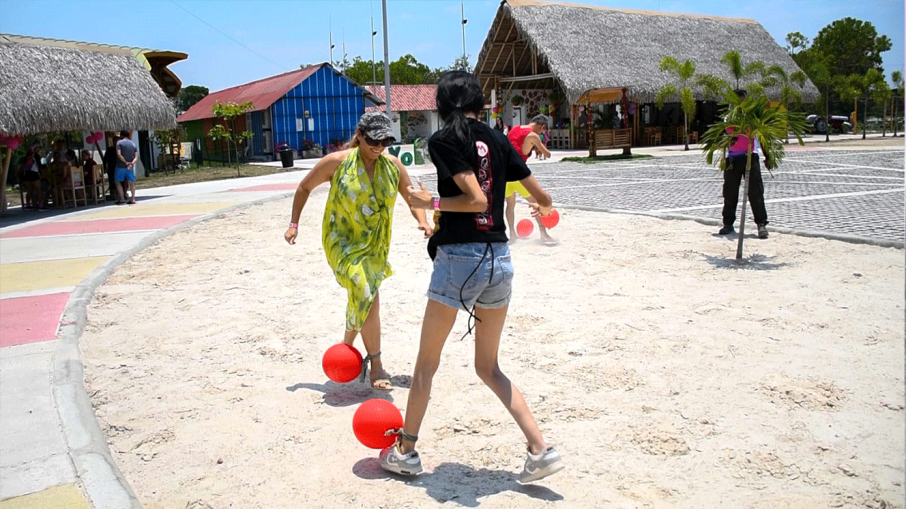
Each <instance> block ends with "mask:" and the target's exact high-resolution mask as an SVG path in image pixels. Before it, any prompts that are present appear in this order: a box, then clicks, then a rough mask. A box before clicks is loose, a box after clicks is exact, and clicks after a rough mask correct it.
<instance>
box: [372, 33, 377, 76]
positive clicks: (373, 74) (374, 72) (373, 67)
mask: <svg viewBox="0 0 906 509" xmlns="http://www.w3.org/2000/svg"><path fill="white" fill-rule="evenodd" d="M375 35H377V32H375V31H374V16H372V17H371V86H372V87H373V86H376V85H377V68H376V67H375V66H374V36H375Z"/></svg>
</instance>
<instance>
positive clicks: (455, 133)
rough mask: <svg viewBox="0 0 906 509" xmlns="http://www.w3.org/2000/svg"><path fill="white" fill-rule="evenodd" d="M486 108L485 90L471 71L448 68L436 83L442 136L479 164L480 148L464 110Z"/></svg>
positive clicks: (475, 111) (472, 111)
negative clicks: (477, 146) (477, 145)
mask: <svg viewBox="0 0 906 509" xmlns="http://www.w3.org/2000/svg"><path fill="white" fill-rule="evenodd" d="M482 109H484V92H482V91H481V85H480V84H479V83H478V80H477V79H476V78H475V76H473V75H472V73H468V72H465V71H449V72H447V73H444V75H443V76H441V77H440V80H439V81H438V82H437V111H438V113H440V118H441V120H442V121H443V123H444V127H443V129H441V135H442V136H444V137H446V138H448V139H451V140H453V141H454V143H456V144H457V145H459V146H461V147H462V151H463V154H469V155H470V159H472V161H473V162H474V164H475V167H476V168H477V167H478V151H477V149H476V148H475V140H474V139H473V137H472V131H471V130H470V129H469V122H468V119H467V118H466V116H465V113H467V112H468V113H475V114H476V115H477V114H478V112H480V111H481V110H482Z"/></svg>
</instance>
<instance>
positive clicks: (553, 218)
mask: <svg viewBox="0 0 906 509" xmlns="http://www.w3.org/2000/svg"><path fill="white" fill-rule="evenodd" d="M559 222H560V214H559V213H558V212H557V209H552V210H551V213H550V215H547V216H541V224H543V225H544V227H545V228H553V227H554V226H557V223H559Z"/></svg>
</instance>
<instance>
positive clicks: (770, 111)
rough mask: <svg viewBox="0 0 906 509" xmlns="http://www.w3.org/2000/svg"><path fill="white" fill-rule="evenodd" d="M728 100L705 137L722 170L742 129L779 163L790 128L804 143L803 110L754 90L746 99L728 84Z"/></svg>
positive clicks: (707, 151)
mask: <svg viewBox="0 0 906 509" xmlns="http://www.w3.org/2000/svg"><path fill="white" fill-rule="evenodd" d="M721 95H722V96H723V98H724V99H725V100H726V103H725V104H726V105H727V108H726V111H725V112H724V116H723V118H722V119H721V120H720V121H719V122H716V123H715V124H712V125H711V127H710V128H709V129H708V130H707V131H706V132H705V134H704V136H703V137H702V152H704V153H705V159H706V160H707V161H708V164H714V163H715V156H716V162H717V164H718V167H719V168H720V170H721V171H725V170H726V169H727V159H726V154H727V149H729V148H730V145H732V144H733V141H734V140H733V138H734V135H733V134H731V133H742V134H745V135H746V136H748V137H749V139H752V138H757V139H758V143H759V144H760V145H761V150H762V155H763V156H764V158H765V160H766V161H770V165H771V167H776V166H777V165H778V164H780V162H781V161H783V157H784V148H783V143H782V142H781V141H780V140H781V138H785V137H786V135H787V134H786V133H787V130H788V129H789V131H792V133H793V136H795V137H796V139H797V140H799V144H800V145H803V144H804V142H803V141H802V133H804V132H805V126H806V124H805V119H804V118H803V116H802V115H801V114H798V113H790V112H788V111H782V110H781V108H780V106H779V105H778V106H771V105H770V103H769V102H768V100H767V98H766V97H764V96H763V95H755V94H752V95H750V96H748V97H747V98H745V99H742V98H740V97H739V95H737V94H736V92H734V91H733V89H732V88H730V87H727V89H726V91H724V92H723V93H722V94H721ZM753 148H754V144H753V143H750V144H749V150H748V156H749V157H747V158H746V173H745V183H744V184H743V191H742V213H741V214H740V216H739V217H740V219H739V241H738V242H737V245H736V259H737V260H740V259H742V246H743V239H744V238H745V222H746V208H747V203H748V197H749V174H750V170H751V167H752V160H751V155H752V149H753Z"/></svg>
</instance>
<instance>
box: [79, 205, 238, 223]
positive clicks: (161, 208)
mask: <svg viewBox="0 0 906 509" xmlns="http://www.w3.org/2000/svg"><path fill="white" fill-rule="evenodd" d="M240 203H242V202H205V203H171V204H163V203H161V204H155V205H151V204H149V205H121V206H119V207H115V208H108V209H106V210H103V211H101V212H93V213H91V214H81V215H76V216H73V217H70V218H67V219H64V221H86V220H89V219H111V218H121V217H147V216H177V215H184V214H206V213H210V212H216V211H218V210H221V209H227V208H229V207H232V206H234V205H239V204H240Z"/></svg>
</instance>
